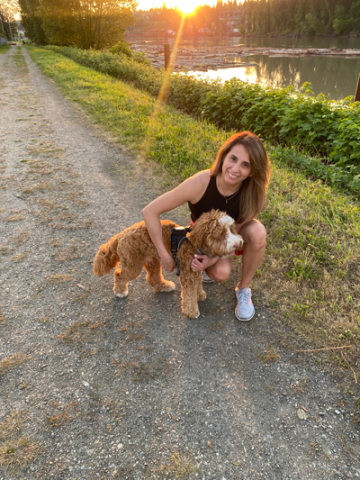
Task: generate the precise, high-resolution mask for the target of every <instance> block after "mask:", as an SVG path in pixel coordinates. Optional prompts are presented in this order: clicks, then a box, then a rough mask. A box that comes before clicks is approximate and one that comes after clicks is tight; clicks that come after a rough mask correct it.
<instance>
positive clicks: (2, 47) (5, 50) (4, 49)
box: [0, 45, 10, 55]
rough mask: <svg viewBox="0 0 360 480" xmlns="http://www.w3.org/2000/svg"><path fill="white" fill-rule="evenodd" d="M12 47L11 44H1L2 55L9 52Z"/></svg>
mask: <svg viewBox="0 0 360 480" xmlns="http://www.w3.org/2000/svg"><path fill="white" fill-rule="evenodd" d="M9 49H10V45H0V55H2V54H3V53H5V52H7V51H8V50H9Z"/></svg>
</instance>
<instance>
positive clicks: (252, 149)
mask: <svg viewBox="0 0 360 480" xmlns="http://www.w3.org/2000/svg"><path fill="white" fill-rule="evenodd" d="M235 145H244V147H245V148H246V150H247V152H248V154H249V158H250V175H251V176H249V177H248V178H247V179H246V180H244V181H243V183H242V185H241V191H240V210H239V217H238V219H237V223H242V222H244V221H245V220H246V219H250V218H255V217H256V216H257V215H259V213H260V212H261V210H262V209H263V207H264V205H265V201H266V187H267V186H268V184H269V180H270V161H269V157H268V154H267V152H266V149H265V147H264V144H263V142H262V141H261V140H260V138H259V137H258V136H257V135H255V134H254V133H251V132H240V133H235V134H234V135H232V136H231V137H229V138H228V139H227V140H226V141H225V143H224V144H223V145H222V146H221V147H220V149H219V151H218V154H217V156H216V160H215V162H214V164H213V166H212V167H211V176H213V177H216V176H217V175H219V173H221V171H222V166H223V163H224V159H225V157H226V155H227V154H228V153H229V152H230V150H232V149H233V148H234V147H235Z"/></svg>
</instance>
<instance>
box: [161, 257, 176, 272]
mask: <svg viewBox="0 0 360 480" xmlns="http://www.w3.org/2000/svg"><path fill="white" fill-rule="evenodd" d="M160 265H161V267H162V268H163V269H164V270H166V271H167V272H172V271H173V270H175V268H176V262H175V260H174V259H173V257H172V256H171V255H169V254H167V255H164V256H162V257H161V259H160Z"/></svg>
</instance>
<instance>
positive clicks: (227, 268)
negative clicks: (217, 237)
mask: <svg viewBox="0 0 360 480" xmlns="http://www.w3.org/2000/svg"><path fill="white" fill-rule="evenodd" d="M231 268H232V265H231V264H230V263H220V264H219V265H218V264H217V263H215V265H213V266H212V267H210V268H208V269H207V272H206V273H207V274H208V275H209V276H210V277H211V278H212V279H213V280H215V282H225V280H227V279H228V278H229V276H230V273H231Z"/></svg>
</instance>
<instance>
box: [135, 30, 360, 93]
mask: <svg viewBox="0 0 360 480" xmlns="http://www.w3.org/2000/svg"><path fill="white" fill-rule="evenodd" d="M128 40H129V41H130V42H132V43H136V44H141V43H149V44H159V45H160V44H163V43H170V46H173V43H174V42H175V39H174V38H167V37H149V38H144V37H140V38H139V37H131V38H130V37H129V39H128ZM221 45H222V46H230V45H233V46H234V45H238V46H239V47H240V46H241V45H244V46H249V47H250V46H252V47H272V48H331V47H337V48H342V49H348V48H355V49H360V37H359V38H356V37H355V38H354V37H342V38H339V37H329V38H326V37H325V38H316V37H314V38H281V37H274V38H269V37H254V38H241V37H191V38H189V37H188V38H187V37H183V38H181V40H180V48H181V47H182V48H184V47H185V48H186V47H192V48H196V47H214V46H221ZM239 60H241V61H243V62H250V61H251V62H256V63H257V64H258V66H257V67H245V68H244V67H241V68H230V69H224V70H217V71H209V72H207V73H201V74H200V75H201V76H206V75H208V76H209V77H210V78H218V77H219V78H221V79H222V80H223V81H225V80H229V79H230V78H233V77H236V78H239V79H241V80H244V81H246V82H251V83H259V84H261V85H264V86H267V85H268V86H271V87H281V88H284V87H287V86H288V85H293V87H294V88H295V89H296V90H298V91H299V89H300V87H301V85H302V84H303V83H304V82H311V83H312V86H313V91H314V93H315V95H318V94H319V93H323V94H324V95H325V96H326V98H329V99H332V100H343V99H344V98H345V97H347V96H349V95H354V94H355V88H356V83H357V79H358V75H359V72H360V58H345V57H268V56H265V55H249V56H246V57H241V58H239Z"/></svg>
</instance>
